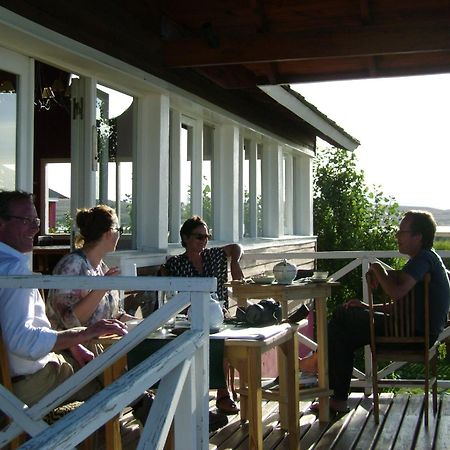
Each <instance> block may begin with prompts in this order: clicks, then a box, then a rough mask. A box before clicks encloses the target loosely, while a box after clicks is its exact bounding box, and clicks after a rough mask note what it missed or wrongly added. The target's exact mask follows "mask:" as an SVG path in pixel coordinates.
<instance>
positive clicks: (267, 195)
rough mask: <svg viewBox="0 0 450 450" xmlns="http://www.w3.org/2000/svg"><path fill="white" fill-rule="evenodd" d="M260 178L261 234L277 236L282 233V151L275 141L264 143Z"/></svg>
mask: <svg viewBox="0 0 450 450" xmlns="http://www.w3.org/2000/svg"><path fill="white" fill-rule="evenodd" d="M261 178H262V201H263V206H262V209H263V211H262V213H263V235H264V236H266V237H279V236H280V235H282V234H283V231H282V230H283V208H282V200H283V197H282V187H283V183H282V180H283V153H282V147H281V146H280V145H278V144H277V143H274V142H271V143H269V144H268V145H264V148H263V158H262V177H261Z"/></svg>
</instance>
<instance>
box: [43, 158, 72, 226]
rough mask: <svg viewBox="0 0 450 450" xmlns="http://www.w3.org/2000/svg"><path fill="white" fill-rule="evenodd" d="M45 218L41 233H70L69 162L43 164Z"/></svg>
mask: <svg viewBox="0 0 450 450" xmlns="http://www.w3.org/2000/svg"><path fill="white" fill-rule="evenodd" d="M44 183H45V186H46V190H47V192H46V195H45V205H46V208H45V220H44V228H42V226H41V233H42V234H47V233H55V234H70V232H71V229H72V219H71V217H70V163H69V162H67V163H64V162H49V163H46V164H45V181H44Z"/></svg>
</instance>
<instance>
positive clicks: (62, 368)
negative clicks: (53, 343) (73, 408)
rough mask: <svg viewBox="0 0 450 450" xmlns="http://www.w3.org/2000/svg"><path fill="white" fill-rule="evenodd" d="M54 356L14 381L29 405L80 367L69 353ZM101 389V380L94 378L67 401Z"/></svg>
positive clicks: (84, 397)
mask: <svg viewBox="0 0 450 450" xmlns="http://www.w3.org/2000/svg"><path fill="white" fill-rule="evenodd" d="M52 356H53V360H52V361H49V362H48V363H47V364H46V366H45V367H43V368H42V369H41V370H38V371H37V372H35V373H33V374H31V375H27V376H26V377H25V378H22V379H20V380H19V381H17V382H15V383H13V391H14V394H15V395H16V396H17V397H18V398H20V399H21V400H22V401H23V402H24V403H25V404H27V405H28V406H31V405H34V404H35V403H37V402H38V401H39V400H40V399H41V398H42V397H44V396H45V395H46V394H47V393H49V392H51V391H52V390H53V389H55V388H56V387H57V386H59V385H60V384H61V383H62V382H63V381H65V380H67V378H69V377H70V376H72V375H73V373H74V372H76V371H77V370H78V369H79V366H78V364H77V363H76V361H75V360H74V359H73V358H72V357H71V356H69V354H67V353H63V354H61V353H53V355H52ZM101 389H102V385H101V383H100V381H99V380H97V379H94V380H92V381H90V382H89V383H88V384H86V385H85V386H83V387H82V388H81V389H80V390H79V391H78V392H76V393H75V394H74V395H73V396H72V397H70V398H68V399H67V401H66V402H71V401H75V400H79V401H84V400H86V399H87V398H89V397H91V396H92V395H94V394H95V393H96V392H98V391H99V390H101Z"/></svg>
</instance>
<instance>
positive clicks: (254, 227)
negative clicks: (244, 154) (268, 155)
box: [248, 139, 258, 237]
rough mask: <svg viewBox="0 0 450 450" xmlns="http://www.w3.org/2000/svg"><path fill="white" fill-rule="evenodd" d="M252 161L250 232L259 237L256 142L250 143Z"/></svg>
mask: <svg viewBox="0 0 450 450" xmlns="http://www.w3.org/2000/svg"><path fill="white" fill-rule="evenodd" d="M249 154H250V157H249V158H250V159H249V165H248V166H249V183H248V184H249V211H248V212H249V215H250V230H249V236H250V237H256V236H258V184H257V171H258V165H257V163H258V144H257V143H256V141H255V140H253V139H252V140H251V141H250V152H249Z"/></svg>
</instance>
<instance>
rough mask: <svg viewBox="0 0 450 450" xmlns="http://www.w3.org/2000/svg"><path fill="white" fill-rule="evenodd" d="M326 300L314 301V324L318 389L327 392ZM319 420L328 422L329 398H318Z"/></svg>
mask: <svg viewBox="0 0 450 450" xmlns="http://www.w3.org/2000/svg"><path fill="white" fill-rule="evenodd" d="M326 304H327V303H326V299H325V298H321V299H317V298H316V299H315V310H316V323H317V362H318V382H319V388H321V389H325V390H328V389H329V385H328V319H327V307H326ZM319 420H320V421H321V422H328V421H329V420H330V398H329V397H328V395H327V396H324V397H320V398H319Z"/></svg>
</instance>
